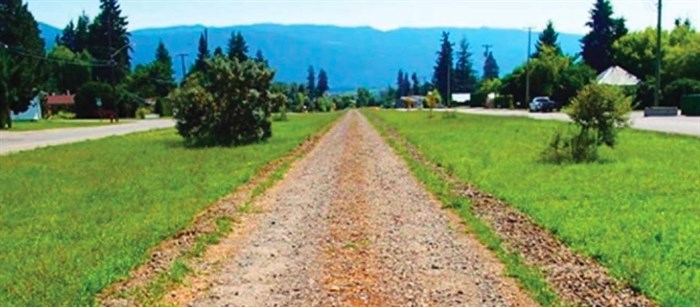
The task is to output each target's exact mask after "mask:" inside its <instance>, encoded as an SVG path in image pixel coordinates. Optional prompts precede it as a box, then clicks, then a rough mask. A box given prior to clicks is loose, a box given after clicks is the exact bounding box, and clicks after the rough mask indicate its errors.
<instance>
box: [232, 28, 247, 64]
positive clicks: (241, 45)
mask: <svg viewBox="0 0 700 307" xmlns="http://www.w3.org/2000/svg"><path fill="white" fill-rule="evenodd" d="M228 58H229V59H230V60H232V61H233V59H238V61H239V62H243V61H246V60H248V44H246V42H245V38H243V34H241V32H237V33H231V39H229V41H228Z"/></svg>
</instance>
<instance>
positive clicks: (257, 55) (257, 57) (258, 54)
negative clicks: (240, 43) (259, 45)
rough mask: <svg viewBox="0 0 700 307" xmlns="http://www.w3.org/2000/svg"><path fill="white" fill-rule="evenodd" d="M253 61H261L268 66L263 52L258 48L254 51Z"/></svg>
mask: <svg viewBox="0 0 700 307" xmlns="http://www.w3.org/2000/svg"><path fill="white" fill-rule="evenodd" d="M255 62H257V63H262V64H264V65H265V66H268V64H267V60H266V59H265V56H263V53H262V51H261V50H260V49H258V52H256V53H255Z"/></svg>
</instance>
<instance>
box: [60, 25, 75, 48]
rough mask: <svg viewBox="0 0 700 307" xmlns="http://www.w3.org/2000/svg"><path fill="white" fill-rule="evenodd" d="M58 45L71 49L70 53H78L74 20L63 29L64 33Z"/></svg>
mask: <svg viewBox="0 0 700 307" xmlns="http://www.w3.org/2000/svg"><path fill="white" fill-rule="evenodd" d="M57 45H61V46H65V47H66V48H68V49H70V51H72V52H74V53H75V52H76V50H77V49H76V47H75V24H73V21H72V20H71V21H70V22H69V23H68V25H67V26H66V27H65V28H64V29H63V32H61V36H60V37H59V39H58V41H57Z"/></svg>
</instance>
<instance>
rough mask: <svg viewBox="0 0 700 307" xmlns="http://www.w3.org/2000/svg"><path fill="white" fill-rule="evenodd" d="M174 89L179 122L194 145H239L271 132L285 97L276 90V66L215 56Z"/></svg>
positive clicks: (269, 135) (189, 143)
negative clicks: (275, 108) (274, 110)
mask: <svg viewBox="0 0 700 307" xmlns="http://www.w3.org/2000/svg"><path fill="white" fill-rule="evenodd" d="M204 65H205V67H204V69H203V70H202V71H199V72H196V73H194V74H192V75H190V76H188V77H187V79H186V80H185V82H184V84H183V86H182V87H181V88H178V89H176V90H175V92H174V93H173V94H172V95H171V97H172V98H173V106H174V108H176V109H177V110H178V112H177V113H176V114H175V118H176V119H177V124H176V128H177V131H178V133H179V134H180V135H181V136H182V137H183V138H184V140H185V144H186V145H189V146H236V145H244V144H249V143H255V142H260V141H264V140H266V139H268V138H270V137H271V136H272V130H271V122H270V116H271V113H272V108H273V106H275V105H280V104H281V103H283V101H284V98H283V97H284V96H283V95H282V94H275V93H272V91H271V82H272V79H273V78H274V71H272V70H271V69H269V68H267V67H265V66H264V65H262V64H259V63H255V62H253V61H243V62H239V61H237V60H234V61H231V60H229V59H226V58H223V57H214V58H211V59H208V60H205V61H204Z"/></svg>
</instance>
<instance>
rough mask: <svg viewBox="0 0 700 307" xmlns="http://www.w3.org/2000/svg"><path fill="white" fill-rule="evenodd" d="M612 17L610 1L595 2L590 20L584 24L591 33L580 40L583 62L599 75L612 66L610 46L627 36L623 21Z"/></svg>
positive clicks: (611, 49) (599, 0)
mask: <svg viewBox="0 0 700 307" xmlns="http://www.w3.org/2000/svg"><path fill="white" fill-rule="evenodd" d="M612 15H613V9H612V5H611V4H610V0H596V3H595V5H594V7H593V9H592V10H591V20H589V21H588V22H587V23H586V26H588V27H589V28H591V32H589V33H588V34H586V36H584V37H583V38H582V39H581V43H582V44H583V46H582V52H581V55H582V56H583V60H584V61H585V62H586V64H588V65H589V66H591V67H592V68H593V69H595V70H596V71H597V72H599V73H600V72H602V71H604V70H606V69H608V68H609V67H610V66H612V65H613V64H614V62H613V47H612V46H613V44H614V43H615V41H617V40H618V39H619V38H620V37H622V36H624V35H625V34H627V28H626V27H625V20H624V19H623V18H613V17H612Z"/></svg>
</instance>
